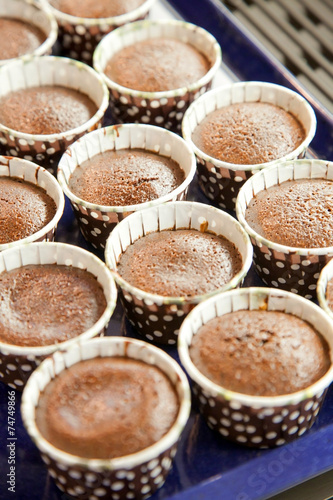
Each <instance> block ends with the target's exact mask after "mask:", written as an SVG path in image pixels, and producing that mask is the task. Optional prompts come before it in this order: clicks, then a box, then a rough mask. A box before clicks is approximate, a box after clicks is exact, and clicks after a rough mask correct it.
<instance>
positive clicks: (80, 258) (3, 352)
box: [0, 242, 117, 389]
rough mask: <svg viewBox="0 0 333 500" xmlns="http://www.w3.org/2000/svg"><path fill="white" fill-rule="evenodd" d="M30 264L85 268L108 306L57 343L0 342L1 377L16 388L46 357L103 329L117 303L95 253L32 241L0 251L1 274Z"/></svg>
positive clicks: (109, 277)
mask: <svg viewBox="0 0 333 500" xmlns="http://www.w3.org/2000/svg"><path fill="white" fill-rule="evenodd" d="M31 264H58V265H65V266H74V267H78V268H80V269H86V270H87V271H88V272H90V273H92V274H93V275H94V276H95V277H96V278H97V281H98V282H99V283H100V285H101V286H102V288H103V291H104V295H105V298H106V302H107V306H106V309H105V311H104V312H103V314H102V316H101V317H100V318H99V319H98V321H97V322H96V323H95V324H94V325H93V326H92V327H91V328H89V329H88V330H86V331H85V332H82V334H80V335H78V336H76V337H73V338H72V339H69V340H66V341H64V342H59V343H58V344H52V345H45V346H36V347H25V346H18V345H11V344H6V343H4V342H0V361H1V363H0V372H1V373H0V374H1V380H2V381H3V382H4V383H7V384H8V385H9V386H10V387H14V388H15V389H22V387H23V385H24V384H25V383H26V381H27V379H28V378H29V376H30V374H31V373H32V371H33V370H34V369H35V368H36V367H37V366H38V365H39V364H40V363H41V361H42V360H43V359H44V358H46V357H47V356H49V355H51V354H52V353H54V352H55V351H58V350H65V349H67V348H69V347H70V346H72V345H75V344H76V343H77V342H78V341H79V340H85V339H90V338H92V337H95V336H96V335H101V334H103V333H104V332H105V331H106V328H107V326H108V323H109V320H110V318H111V316H112V313H113V311H114V309H115V306H116V301H117V289H116V285H115V282H114V280H113V277H112V274H111V273H110V271H109V269H108V268H107V266H106V265H105V264H104V263H103V262H102V261H101V260H100V259H99V258H98V257H96V256H95V255H93V254H92V253H91V252H88V251H87V250H83V249H82V248H80V247H77V246H74V245H69V244H66V243H54V242H53V243H45V242H42V243H31V244H27V245H20V246H16V247H14V248H11V249H8V250H4V251H3V252H1V253H0V273H2V272H4V271H10V270H12V269H17V268H19V267H22V266H26V265H31Z"/></svg>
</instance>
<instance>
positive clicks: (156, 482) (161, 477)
mask: <svg viewBox="0 0 333 500" xmlns="http://www.w3.org/2000/svg"><path fill="white" fill-rule="evenodd" d="M163 482H164V477H163V476H162V474H161V475H160V476H157V477H155V479H154V483H155V484H162V483H163Z"/></svg>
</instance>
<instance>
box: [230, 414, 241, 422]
mask: <svg viewBox="0 0 333 500" xmlns="http://www.w3.org/2000/svg"><path fill="white" fill-rule="evenodd" d="M231 418H232V419H233V420H236V421H237V422H240V421H242V420H243V415H242V414H241V413H238V412H234V413H232V414H231Z"/></svg>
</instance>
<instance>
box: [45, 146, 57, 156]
mask: <svg viewBox="0 0 333 500" xmlns="http://www.w3.org/2000/svg"><path fill="white" fill-rule="evenodd" d="M46 152H47V154H48V155H53V154H54V153H55V152H56V150H55V149H54V148H48V149H47V150H46Z"/></svg>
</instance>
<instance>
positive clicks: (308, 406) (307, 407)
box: [304, 401, 313, 411]
mask: <svg viewBox="0 0 333 500" xmlns="http://www.w3.org/2000/svg"><path fill="white" fill-rule="evenodd" d="M312 407H313V401H308V402H307V403H306V404H305V406H304V410H306V411H308V410H311V408H312Z"/></svg>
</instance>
